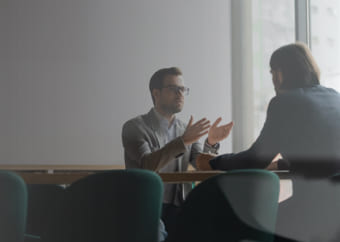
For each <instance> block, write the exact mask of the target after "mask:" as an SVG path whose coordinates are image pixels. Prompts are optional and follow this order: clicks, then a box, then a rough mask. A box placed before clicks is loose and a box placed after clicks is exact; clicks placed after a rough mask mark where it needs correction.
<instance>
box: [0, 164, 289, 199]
mask: <svg viewBox="0 0 340 242" xmlns="http://www.w3.org/2000/svg"><path fill="white" fill-rule="evenodd" d="M116 169H124V166H107V165H95V166H91V165H87V166H74V165H71V166H70V165H0V170H10V171H14V172H16V173H17V174H19V175H20V176H21V177H22V178H23V179H24V181H25V182H26V183H27V184H71V183H73V182H75V181H77V180H79V179H81V178H83V177H86V176H88V175H91V174H94V173H97V172H101V171H107V170H116ZM273 172H274V173H276V174H277V175H278V176H279V177H280V198H279V202H281V201H284V200H286V199H287V198H289V197H291V196H292V194H293V190H292V181H291V180H290V178H289V176H290V174H289V172H287V171H273ZM222 173H224V171H186V172H173V173H159V176H160V177H161V178H162V180H163V182H165V183H186V182H190V183H192V182H200V181H204V180H206V179H207V178H209V177H212V176H216V175H218V174H222Z"/></svg>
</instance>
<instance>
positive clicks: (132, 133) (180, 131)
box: [122, 67, 233, 233]
mask: <svg viewBox="0 0 340 242" xmlns="http://www.w3.org/2000/svg"><path fill="white" fill-rule="evenodd" d="M149 89H150V92H151V97H152V101H153V104H154V107H153V108H152V109H151V110H150V111H149V113H147V114H144V115H141V116H138V117H136V118H133V119H131V120H129V121H127V122H126V123H125V124H124V126H123V132H122V139H123V146H124V156H125V165H126V168H142V169H149V170H153V171H156V172H176V171H186V170H187V168H188V164H189V162H190V163H191V164H192V165H193V166H196V165H195V159H196V156H197V155H198V154H199V153H201V152H202V151H203V152H209V153H214V154H216V153H217V151H218V148H219V142H220V141H221V140H223V139H225V138H226V137H227V136H228V135H229V133H230V130H231V128H232V125H233V123H232V122H231V123H229V124H225V125H221V126H218V124H219V123H220V122H221V118H218V119H217V120H216V121H215V122H214V124H212V125H210V121H209V120H207V119H206V118H202V119H200V120H199V121H197V122H194V121H193V117H192V116H191V117H190V120H189V123H188V124H187V125H186V124H185V123H184V122H182V121H181V120H179V119H177V118H176V115H175V114H176V113H179V112H181V111H182V108H183V105H184V96H186V95H188V94H189V88H187V87H185V86H184V85H183V77H182V72H181V70H180V69H178V68H176V67H171V68H164V69H160V70H158V71H157V72H155V73H154V74H153V76H152V77H151V79H150V84H149ZM206 134H208V138H207V139H206V140H205V143H204V148H203V150H202V147H201V145H200V144H199V143H198V140H199V139H200V138H201V137H202V136H204V135H206ZM188 185H189V184H188ZM189 190H190V187H186V186H184V185H183V184H165V185H164V200H163V214H162V218H163V220H164V223H165V226H166V229H167V230H168V231H169V232H170V233H171V229H172V226H173V224H174V223H175V217H176V214H177V211H178V207H179V206H180V205H181V203H182V202H183V198H184V195H185V193H187V192H188V191H189Z"/></svg>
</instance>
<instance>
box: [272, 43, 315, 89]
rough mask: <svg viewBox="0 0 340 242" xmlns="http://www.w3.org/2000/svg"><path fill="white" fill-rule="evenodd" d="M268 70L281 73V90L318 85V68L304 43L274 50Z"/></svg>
mask: <svg viewBox="0 0 340 242" xmlns="http://www.w3.org/2000/svg"><path fill="white" fill-rule="evenodd" d="M270 68H271V69H272V70H274V71H277V70H279V71H281V73H282V78H283V82H282V85H281V87H280V88H281V89H293V88H299V87H308V86H313V85H317V84H320V70H319V67H318V66H317V64H316V62H315V60H314V58H313V56H312V53H311V51H310V50H309V49H308V47H307V46H306V45H305V44H304V43H300V42H297V43H294V44H290V45H285V46H282V47H281V48H279V49H277V50H275V51H274V53H273V54H272V56H271V58H270Z"/></svg>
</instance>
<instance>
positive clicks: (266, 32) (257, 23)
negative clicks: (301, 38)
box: [252, 0, 295, 138]
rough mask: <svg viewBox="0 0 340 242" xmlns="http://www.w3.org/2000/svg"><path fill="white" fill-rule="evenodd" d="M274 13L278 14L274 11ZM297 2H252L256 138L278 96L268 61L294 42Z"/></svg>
mask: <svg viewBox="0 0 340 242" xmlns="http://www.w3.org/2000/svg"><path fill="white" fill-rule="evenodd" d="M273 10H275V11H273ZM294 15H295V12H294V1H272V0H253V1H252V19H253V21H252V23H253V26H252V31H253V33H252V38H253V41H252V42H253V87H254V102H253V105H254V108H253V110H254V134H253V135H254V137H255V138H256V137H257V136H258V135H259V132H260V131H261V129H262V127H263V124H264V121H265V117H266V111H267V107H268V104H269V101H270V99H271V98H272V97H273V96H274V95H275V93H274V88H273V84H272V80H271V75H270V72H269V71H270V68H269V60H270V56H271V54H272V53H273V51H274V50H276V49H277V48H279V47H280V46H282V45H286V44H290V43H293V42H294V41H295V17H294Z"/></svg>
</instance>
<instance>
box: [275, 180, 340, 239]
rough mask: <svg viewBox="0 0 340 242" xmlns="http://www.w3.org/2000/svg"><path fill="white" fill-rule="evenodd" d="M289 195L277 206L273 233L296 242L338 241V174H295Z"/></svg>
mask: <svg viewBox="0 0 340 242" xmlns="http://www.w3.org/2000/svg"><path fill="white" fill-rule="evenodd" d="M292 180H293V196H292V197H291V198H290V199H288V200H286V201H284V202H283V203H281V204H280V205H279V212H278V220H277V229H276V231H277V232H276V233H277V234H278V235H280V236H284V237H288V238H291V239H295V240H298V241H323V242H327V241H340V232H339V231H340V216H339V211H340V183H339V182H340V175H339V174H338V175H335V176H325V177H322V176H321V177H320V176H315V175H313V176H311V175H302V174H296V175H294V176H293V177H292Z"/></svg>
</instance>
